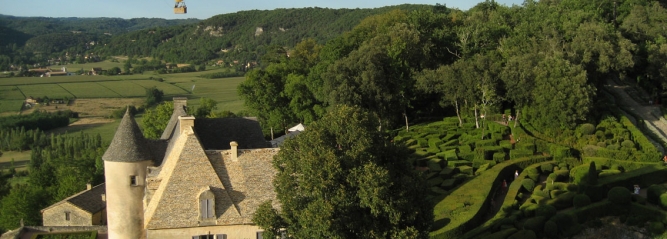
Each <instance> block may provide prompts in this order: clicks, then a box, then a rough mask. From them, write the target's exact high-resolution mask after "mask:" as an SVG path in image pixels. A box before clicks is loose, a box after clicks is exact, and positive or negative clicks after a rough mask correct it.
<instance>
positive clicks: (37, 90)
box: [18, 84, 74, 99]
mask: <svg viewBox="0 0 667 239" xmlns="http://www.w3.org/2000/svg"><path fill="white" fill-rule="evenodd" d="M18 87H19V89H21V91H22V92H23V94H24V95H27V96H32V97H44V96H48V97H49V98H52V99H57V98H65V97H67V98H74V95H72V94H71V93H70V92H68V91H67V90H65V88H63V87H61V86H60V85H58V84H36V85H20V86H18Z"/></svg>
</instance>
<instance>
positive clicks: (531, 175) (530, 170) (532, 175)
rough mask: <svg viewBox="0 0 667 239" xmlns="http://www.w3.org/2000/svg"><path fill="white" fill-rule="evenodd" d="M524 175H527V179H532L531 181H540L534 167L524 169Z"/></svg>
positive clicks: (538, 173)
mask: <svg viewBox="0 0 667 239" xmlns="http://www.w3.org/2000/svg"><path fill="white" fill-rule="evenodd" d="M525 173H526V174H527V176H528V178H530V179H532V180H533V181H537V180H540V172H539V171H537V168H536V167H529V168H526V170H525Z"/></svg>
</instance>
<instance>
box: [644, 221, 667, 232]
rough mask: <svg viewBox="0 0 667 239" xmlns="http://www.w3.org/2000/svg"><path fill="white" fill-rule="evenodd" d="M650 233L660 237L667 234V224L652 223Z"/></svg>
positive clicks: (649, 228) (649, 226) (649, 227)
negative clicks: (666, 230)
mask: <svg viewBox="0 0 667 239" xmlns="http://www.w3.org/2000/svg"><path fill="white" fill-rule="evenodd" d="M648 231H649V232H651V234H653V235H660V234H662V233H664V232H665V224H663V223H662V222H650V223H649V225H648Z"/></svg>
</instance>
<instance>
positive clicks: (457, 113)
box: [454, 100, 463, 127]
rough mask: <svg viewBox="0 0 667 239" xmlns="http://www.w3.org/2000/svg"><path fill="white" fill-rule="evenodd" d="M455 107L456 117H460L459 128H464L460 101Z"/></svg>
mask: <svg viewBox="0 0 667 239" xmlns="http://www.w3.org/2000/svg"><path fill="white" fill-rule="evenodd" d="M454 105H455V106H456V116H457V117H459V127H463V119H461V113H459V101H458V100H455V101H454Z"/></svg>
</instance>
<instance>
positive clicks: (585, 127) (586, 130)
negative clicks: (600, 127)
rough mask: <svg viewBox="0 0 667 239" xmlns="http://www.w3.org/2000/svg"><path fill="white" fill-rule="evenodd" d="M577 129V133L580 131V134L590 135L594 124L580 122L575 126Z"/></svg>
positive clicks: (593, 131) (592, 132) (593, 130)
mask: <svg viewBox="0 0 667 239" xmlns="http://www.w3.org/2000/svg"><path fill="white" fill-rule="evenodd" d="M577 131H578V132H577V133H581V134H582V135H592V134H594V133H595V125H593V124H591V123H585V124H582V125H580V126H579V128H577Z"/></svg>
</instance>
